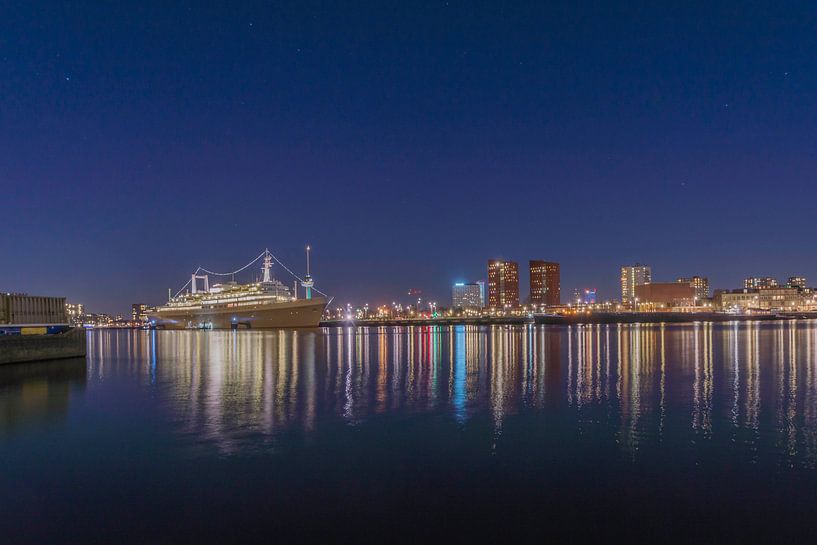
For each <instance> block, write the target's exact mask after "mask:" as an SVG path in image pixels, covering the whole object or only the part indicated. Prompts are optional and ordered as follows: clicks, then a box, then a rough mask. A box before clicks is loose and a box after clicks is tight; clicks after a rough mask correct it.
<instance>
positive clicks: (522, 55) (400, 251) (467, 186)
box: [0, 1, 817, 313]
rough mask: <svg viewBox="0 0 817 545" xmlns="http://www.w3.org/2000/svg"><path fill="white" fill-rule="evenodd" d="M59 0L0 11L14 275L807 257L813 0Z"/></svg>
mask: <svg viewBox="0 0 817 545" xmlns="http://www.w3.org/2000/svg"><path fill="white" fill-rule="evenodd" d="M44 6H45V7H43V8H42V9H35V8H34V7H32V6H30V5H26V4H19V5H15V6H9V7H8V9H7V10H5V12H4V18H3V21H2V22H0V25H2V27H0V28H2V31H3V36H4V37H5V38H6V40H5V51H6V53H5V54H4V56H3V58H4V59H6V60H5V61H3V63H2V65H0V71H1V73H2V75H3V77H2V78H0V81H2V82H3V83H2V85H3V96H4V100H3V105H2V108H1V109H0V120H1V121H2V126H3V128H4V130H3V131H2V132H0V146H2V149H3V150H4V153H3V155H2V158H0V181H2V187H3V198H2V200H0V212H1V213H2V217H3V218H4V221H5V222H7V225H9V226H10V227H11V229H10V233H9V234H8V236H5V237H2V239H1V240H0V255H2V256H3V258H4V260H3V262H4V264H6V266H5V267H3V268H2V269H0V289H3V290H5V291H21V292H28V293H32V294H43V295H52V294H53V295H65V296H67V297H69V299H71V300H74V301H78V302H83V303H84V304H85V305H86V306H87V307H88V308H89V309H97V310H99V311H107V312H123V313H125V312H127V309H128V308H129V305H130V304H132V303H133V302H134V301H142V302H146V303H154V304H155V303H158V302H161V301H162V300H163V299H164V298H165V294H166V292H167V289H168V288H176V287H179V286H180V285H181V284H182V283H183V282H184V281H185V280H186V278H187V276H188V275H189V274H190V273H191V271H193V270H195V268H196V267H198V266H200V265H201V266H206V267H208V268H211V269H213V270H227V269H230V268H231V267H234V266H235V264H237V263H244V262H246V260H247V259H248V256H252V255H254V252H255V251H256V249H257V248H259V247H265V246H270V247H271V248H272V249H274V250H275V251H276V252H278V254H279V257H281V259H282V260H283V261H284V262H286V263H288V264H290V265H291V266H293V267H297V268H298V270H299V271H303V263H302V262H303V258H302V248H303V246H305V245H306V244H311V245H312V246H313V248H314V250H315V251H314V255H313V271H312V273H313V276H314V277H315V281H316V286H318V287H319V288H321V289H323V290H324V291H325V292H327V293H329V294H331V295H334V296H337V297H339V298H340V299H341V300H348V301H356V302H361V303H362V302H364V301H369V302H371V303H372V304H374V303H375V299H377V298H382V299H381V300H390V299H392V298H395V297H397V296H399V295H400V294H402V293H404V292H406V291H407V290H408V289H409V288H414V287H417V288H421V289H422V290H423V291H424V293H425V294H427V295H428V296H429V297H432V298H435V299H438V300H444V299H445V298H447V296H448V293H449V290H450V285H451V283H453V282H455V281H457V280H461V281H470V280H473V279H476V278H482V275H483V268H484V262H485V260H486V259H490V258H503V259H508V260H516V261H518V262H520V263H524V262H525V261H526V260H527V259H535V258H538V257H540V256H545V257H547V258H548V259H553V260H554V261H557V262H559V263H560V264H561V268H562V270H561V276H562V284H563V287H564V289H565V290H566V291H565V294H568V293H570V291H569V290H570V289H571V288H572V287H583V286H595V287H597V288H598V290H599V297H600V298H610V297H613V296H614V295H613V294H616V293H617V291H618V290H617V288H616V286H617V278H616V277H617V273H616V271H617V269H618V268H619V267H620V266H621V265H622V264H625V263H633V262H636V261H641V262H645V263H650V264H651V266H652V267H653V268H654V270H655V271H656V274H657V275H659V276H660V277H661V278H664V279H667V280H672V279H674V278H676V277H679V276H688V275H692V274H702V275H705V276H707V277H708V278H709V280H710V284H711V286H712V288H719V287H732V286H739V285H740V282H741V281H742V280H743V279H744V278H745V277H746V276H752V275H756V276H774V277H777V278H780V279H781V281H782V280H784V279H785V278H786V277H787V276H789V275H792V274H799V275H804V276H806V277H808V278H817V256H815V255H814V253H813V252H809V251H808V248H809V242H810V233H811V232H812V231H813V220H812V210H811V208H812V205H811V199H809V198H800V197H801V196H804V195H805V196H808V195H810V194H811V191H812V185H813V183H812V182H813V178H814V173H815V172H817V159H815V158H814V154H813V153H812V147H813V146H811V142H812V141H813V140H814V138H815V136H817V132H815V131H817V129H815V127H814V125H813V123H811V122H810V120H811V118H812V117H813V116H812V115H811V112H813V111H814V109H815V107H817V56H815V55H812V54H811V52H812V51H814V50H815V49H817V37H815V34H814V32H813V25H812V24H811V18H810V17H808V16H804V12H805V13H811V12H812V10H811V8H809V9H807V10H805V9H802V8H803V7H804V6H802V5H801V6H798V5H796V4H794V3H793V4H787V5H785V6H780V5H778V4H772V3H768V4H762V3H761V4H753V5H752V6H745V5H744V4H730V3H717V4H708V5H705V6H704V5H701V6H677V7H675V8H673V9H672V12H671V14H668V12H667V8H666V7H662V6H659V5H644V6H641V7H638V8H635V7H634V8H633V9H632V10H625V9H624V8H621V7H616V6H608V7H604V6H599V7H597V9H593V10H589V9H582V8H575V9H573V8H571V9H567V8H566V7H559V6H558V5H552V4H540V5H523V4H519V5H512V6H509V5H506V4H504V3H486V4H481V5H480V6H473V5H470V4H461V3H457V2H450V3H435V2H428V3H425V4H422V5H409V4H406V5H403V6H397V7H395V6H389V5H384V4H381V3H375V2H368V3H362V4H358V5H355V6H340V5H324V6H311V5H306V4H289V5H282V6H272V5H269V6H263V5H244V6H241V7H240V8H236V9H234V10H223V9H219V8H218V7H216V6H212V5H197V6H195V9H193V6H185V5H181V4H179V5H167V3H159V2H150V1H149V2H145V3H143V4H140V8H139V9H135V8H131V7H130V6H128V5H111V6H106V7H104V8H98V7H95V6H91V5H86V6H73V5H70V6H69V5H67V4H58V3H50V2H47V3H46V4H45V5H44ZM44 14H46V15H47V16H44ZM669 21H671V24H670V23H669ZM382 29H387V31H383V30H382ZM239 60H240V62H238V61H239ZM758 225H761V226H762V228H759V229H756V228H755V227H756V226H758ZM455 236H456V237H457V239H456V241H454V240H453V239H454V237H455ZM543 236H544V238H543ZM523 274H524V273H523ZM563 299H564V297H563Z"/></svg>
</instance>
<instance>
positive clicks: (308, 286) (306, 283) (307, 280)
mask: <svg viewBox="0 0 817 545" xmlns="http://www.w3.org/2000/svg"><path fill="white" fill-rule="evenodd" d="M311 249H312V248H310V247H309V246H307V247H306V276H305V277H304V279H303V281H302V282H301V285H302V286H303V287H304V289H305V290H306V298H307V299H312V286H314V285H315V282H314V281H313V280H312V276H311V275H310V274H309V251H310V250H311Z"/></svg>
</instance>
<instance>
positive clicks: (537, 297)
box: [528, 260, 562, 306]
mask: <svg viewBox="0 0 817 545" xmlns="http://www.w3.org/2000/svg"><path fill="white" fill-rule="evenodd" d="M528 264H529V267H530V303H531V304H532V305H536V306H540V305H547V306H555V305H558V304H560V303H561V299H562V297H561V287H560V282H561V279H560V278H559V264H558V263H553V262H551V261H540V260H531V261H529V262H528Z"/></svg>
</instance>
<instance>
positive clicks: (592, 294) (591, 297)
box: [584, 288, 596, 305]
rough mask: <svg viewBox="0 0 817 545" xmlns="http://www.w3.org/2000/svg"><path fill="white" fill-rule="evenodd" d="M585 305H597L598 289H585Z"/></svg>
mask: <svg viewBox="0 0 817 545" xmlns="http://www.w3.org/2000/svg"><path fill="white" fill-rule="evenodd" d="M584 304H585V305H595V304H596V288H584Z"/></svg>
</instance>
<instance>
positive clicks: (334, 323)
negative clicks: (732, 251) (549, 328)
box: [320, 312, 817, 327]
mask: <svg viewBox="0 0 817 545" xmlns="http://www.w3.org/2000/svg"><path fill="white" fill-rule="evenodd" d="M810 319H817V312H796V313H779V314H721V313H717V312H707V313H688V312H597V313H592V314H575V315H561V314H559V315H556V314H545V315H534V316H533V317H528V316H503V317H489V316H484V317H483V316H481V317H474V318H462V317H458V318H421V319H388V320H381V319H368V320H325V321H322V322H321V323H320V325H321V327H343V326H356V327H358V326H412V325H416V326H434V325H442V326H451V325H525V324H536V325H578V324H661V323H670V324H688V323H694V322H753V321H766V322H768V321H780V320H810Z"/></svg>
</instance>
